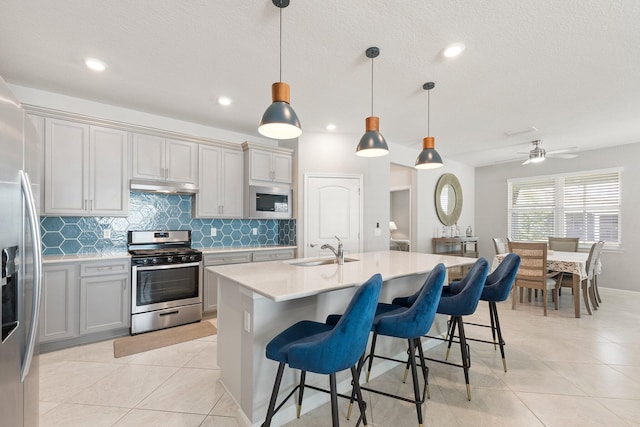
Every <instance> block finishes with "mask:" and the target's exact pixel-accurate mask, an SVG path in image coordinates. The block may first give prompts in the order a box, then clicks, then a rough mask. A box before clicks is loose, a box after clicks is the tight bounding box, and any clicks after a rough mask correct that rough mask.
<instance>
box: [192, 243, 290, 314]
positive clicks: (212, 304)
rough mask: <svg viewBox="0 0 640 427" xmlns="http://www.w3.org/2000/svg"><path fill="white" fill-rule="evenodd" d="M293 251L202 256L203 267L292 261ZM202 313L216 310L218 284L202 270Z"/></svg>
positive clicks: (227, 253) (261, 251) (244, 252)
mask: <svg viewBox="0 0 640 427" xmlns="http://www.w3.org/2000/svg"><path fill="white" fill-rule="evenodd" d="M294 256H295V251H294V249H292V248H286V249H268V250H259V251H234V252H220V253H215V254H205V255H204V266H205V267H211V266H214V265H226V264H241V263H247V262H260V261H277V260H284V259H292V258H293V257H294ZM202 288H203V299H202V311H203V312H204V313H207V312H211V311H215V310H217V308H218V283H217V281H216V280H215V278H214V275H213V273H210V272H208V271H207V270H206V269H205V270H204V283H203V287H202Z"/></svg>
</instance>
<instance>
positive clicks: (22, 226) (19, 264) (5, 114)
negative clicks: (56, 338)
mask: <svg viewBox="0 0 640 427" xmlns="http://www.w3.org/2000/svg"><path fill="white" fill-rule="evenodd" d="M41 150H42V147H40V146H39V138H38V137H37V134H36V130H35V128H34V127H33V125H32V123H31V120H30V119H29V117H28V116H27V115H26V113H25V112H24V110H23V109H22V108H21V107H20V104H19V103H18V101H17V100H16V99H15V97H14V96H13V94H12V93H11V91H10V90H9V88H8V87H7V85H6V83H5V82H4V80H3V79H2V78H1V77H0V253H1V254H2V275H1V276H2V277H1V283H2V308H1V313H2V341H1V342H0V426H2V427H5V426H7V427H9V426H10V427H19V426H29V427H31V426H37V425H38V405H39V394H38V388H39V383H38V382H39V379H38V376H39V372H38V370H39V369H38V366H39V364H38V351H37V347H38V311H39V307H40V293H41V282H42V262H41V250H40V220H39V215H38V205H39V203H37V202H38V201H39V199H40V197H39V194H40V191H39V182H40V176H39V175H40V153H41Z"/></svg>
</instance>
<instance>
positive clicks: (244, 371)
mask: <svg viewBox="0 0 640 427" xmlns="http://www.w3.org/2000/svg"><path fill="white" fill-rule="evenodd" d="M347 258H348V259H355V261H351V262H345V264H344V265H337V264H325V265H307V266H303V265H300V264H304V263H307V262H308V261H309V260H308V259H295V260H287V261H271V262H263V263H259V264H237V265H223V266H215V267H207V271H209V272H211V273H213V274H214V277H215V278H216V280H217V282H218V338H217V340H218V365H219V366H220V369H221V377H220V378H221V381H222V383H223V385H224V386H225V387H226V389H227V390H228V392H229V393H230V395H231V396H232V398H233V399H235V401H236V403H237V404H238V406H239V407H240V408H241V409H242V412H243V413H244V416H245V417H246V420H247V421H248V423H249V425H253V426H259V425H260V424H261V423H262V421H263V420H264V417H265V415H266V411H267V405H268V403H269V398H270V395H271V390H272V388H273V381H274V379H275V374H276V369H277V363H275V362H273V361H271V360H268V359H266V358H265V347H266V345H267V343H268V342H269V341H270V340H271V339H272V338H273V337H274V336H276V335H277V334H278V333H280V332H281V331H282V330H284V329H285V328H287V327H289V326H290V325H292V324H294V323H295V322H297V321H299V320H316V321H320V322H322V321H324V319H325V318H326V316H327V315H328V314H331V313H342V312H343V311H344V310H345V308H346V306H347V305H348V303H349V301H350V300H351V297H352V295H353V293H354V292H355V289H356V287H357V286H359V285H360V284H362V283H363V282H365V281H366V280H367V279H369V278H370V277H371V276H373V275H374V274H376V273H380V274H381V275H382V278H383V281H384V283H383V287H382V292H381V295H380V301H384V302H390V301H391V300H392V299H393V298H394V297H396V296H401V295H409V294H411V293H413V292H415V291H416V290H417V289H419V288H420V286H421V285H422V284H423V283H424V280H425V278H426V276H427V275H428V273H429V272H430V271H431V270H432V269H433V267H435V266H436V265H437V264H438V263H443V264H444V265H445V266H446V267H448V268H450V267H459V266H462V265H469V264H471V263H473V262H474V261H475V259H472V258H462V257H454V256H446V255H433V254H423V253H415V252H398V251H382V252H364V253H353V254H348V255H347ZM445 327H446V318H444V317H440V316H437V317H436V321H435V322H434V326H433V328H432V331H431V333H433V334H443V333H444V330H445ZM383 338H386V337H380V339H379V340H378V346H377V348H378V349H379V350H380V351H381V352H383V353H384V354H387V355H388V356H391V357H403V356H402V355H403V354H405V352H406V345H405V343H403V342H402V340H393V339H389V340H384V339H383ZM426 345H428V343H427V344H426ZM394 366H396V365H395V364H393V363H392V362H387V361H381V362H378V363H377V364H374V367H373V370H372V372H371V375H372V377H375V376H377V375H379V374H381V373H382V372H383V371H385V370H387V369H390V368H392V367H394ZM298 374H299V373H298V371H294V370H291V369H286V370H285V375H284V377H283V379H282V385H281V387H280V396H285V395H286V393H288V392H289V391H290V390H291V389H292V388H293V387H294V386H295V384H296V383H297V381H298ZM399 381H401V379H399ZM350 382H351V381H350V375H349V373H348V372H347V371H345V372H344V373H342V375H339V376H338V389H339V390H341V391H343V392H344V391H347V390H349V389H350V386H351V385H350ZM307 383H309V384H313V385H316V386H318V387H322V388H327V386H328V380H327V378H326V376H316V375H312V374H310V375H308V376H307ZM328 399H329V396H328V395H327V394H324V393H320V392H314V391H313V390H311V389H306V390H305V396H304V402H303V404H302V410H303V412H307V411H309V410H311V409H313V408H315V407H317V406H319V405H321V404H324V403H325V402H327V401H328ZM294 402H295V399H290V401H289V402H287V406H285V407H283V408H282V410H281V411H280V412H279V413H278V414H276V417H274V422H273V425H280V424H282V423H284V422H286V421H289V420H291V419H294V418H295V404H294Z"/></svg>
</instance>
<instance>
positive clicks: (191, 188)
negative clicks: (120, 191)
mask: <svg viewBox="0 0 640 427" xmlns="http://www.w3.org/2000/svg"><path fill="white" fill-rule="evenodd" d="M130 182H131V185H130V188H131V190H133V191H145V192H149V193H175V194H197V193H198V187H197V186H196V185H195V184H190V183H186V182H170V181H153V180H146V179H132V180H131V181H130Z"/></svg>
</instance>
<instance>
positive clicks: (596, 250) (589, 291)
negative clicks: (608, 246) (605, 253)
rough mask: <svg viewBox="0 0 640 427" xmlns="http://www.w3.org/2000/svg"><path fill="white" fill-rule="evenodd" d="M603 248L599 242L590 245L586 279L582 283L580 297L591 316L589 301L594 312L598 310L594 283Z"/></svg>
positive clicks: (602, 244) (601, 242) (602, 243)
mask: <svg viewBox="0 0 640 427" xmlns="http://www.w3.org/2000/svg"><path fill="white" fill-rule="evenodd" d="M603 246H604V242H603V241H599V242H596V243H594V244H593V245H591V249H590V250H589V258H587V278H586V279H584V280H583V281H582V297H583V299H584V304H585V305H586V306H587V312H588V313H589V314H591V310H590V307H589V300H591V305H592V306H593V309H594V310H597V309H598V306H599V304H598V301H597V298H596V289H595V286H596V285H595V281H596V277H597V275H598V274H597V268H598V262H599V260H600V253H601V252H602V247H603Z"/></svg>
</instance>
